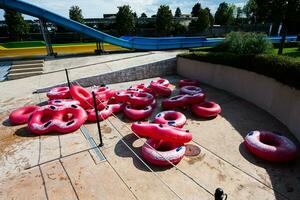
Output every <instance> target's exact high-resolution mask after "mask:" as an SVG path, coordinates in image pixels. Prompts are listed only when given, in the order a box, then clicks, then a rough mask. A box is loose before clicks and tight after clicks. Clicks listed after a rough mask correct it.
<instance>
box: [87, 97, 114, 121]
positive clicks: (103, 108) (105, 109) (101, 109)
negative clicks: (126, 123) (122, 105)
mask: <svg viewBox="0 0 300 200" xmlns="http://www.w3.org/2000/svg"><path fill="white" fill-rule="evenodd" d="M112 105H114V104H111V105H107V102H103V103H101V104H98V106H97V109H98V118H99V120H100V121H102V120H105V119H107V118H108V117H109V116H111V115H112V113H113V106H112ZM86 113H87V115H88V121H90V122H96V121H97V119H96V112H95V109H94V108H91V109H87V110H86Z"/></svg>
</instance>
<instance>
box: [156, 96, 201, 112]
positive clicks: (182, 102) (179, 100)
mask: <svg viewBox="0 0 300 200" xmlns="http://www.w3.org/2000/svg"><path fill="white" fill-rule="evenodd" d="M204 99H205V94H203V93H198V94H194V95H188V94H182V95H177V96H174V97H171V98H169V99H164V100H163V101H162V104H161V105H162V107H163V109H175V108H178V107H184V106H188V105H191V104H195V103H200V102H203V101H204Z"/></svg>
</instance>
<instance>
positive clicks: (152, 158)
mask: <svg viewBox="0 0 300 200" xmlns="http://www.w3.org/2000/svg"><path fill="white" fill-rule="evenodd" d="M147 144H148V145H147ZM151 147H152V148H151ZM185 150H186V148H185V146H177V145H174V144H172V143H167V142H163V141H162V140H154V139H148V140H147V141H146V144H144V145H143V146H142V150H141V154H142V156H143V158H144V159H145V160H146V161H147V162H149V163H151V164H153V165H157V166H169V165H171V164H170V162H171V163H173V164H177V163H179V162H180V161H181V159H182V158H183V157H184V154H185Z"/></svg>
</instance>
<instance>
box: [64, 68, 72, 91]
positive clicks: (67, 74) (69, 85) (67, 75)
mask: <svg viewBox="0 0 300 200" xmlns="http://www.w3.org/2000/svg"><path fill="white" fill-rule="evenodd" d="M65 72H66V77H67V81H68V87H69V89H70V88H71V84H70V79H69V73H68V70H67V69H65Z"/></svg>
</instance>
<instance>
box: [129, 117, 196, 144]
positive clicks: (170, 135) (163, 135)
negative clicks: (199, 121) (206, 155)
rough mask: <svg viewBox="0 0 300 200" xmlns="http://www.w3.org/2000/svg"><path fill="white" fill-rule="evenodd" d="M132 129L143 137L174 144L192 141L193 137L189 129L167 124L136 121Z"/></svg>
mask: <svg viewBox="0 0 300 200" xmlns="http://www.w3.org/2000/svg"><path fill="white" fill-rule="evenodd" d="M131 130H132V131H133V132H135V133H136V134H137V135H139V136H141V137H150V138H153V139H157V140H163V141H165V142H171V143H174V144H184V143H187V142H190V141H191V140H192V139H193V137H192V133H190V132H189V131H188V130H183V129H181V128H177V127H174V126H170V125H167V124H155V123H149V122H134V123H133V124H132V125H131Z"/></svg>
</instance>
